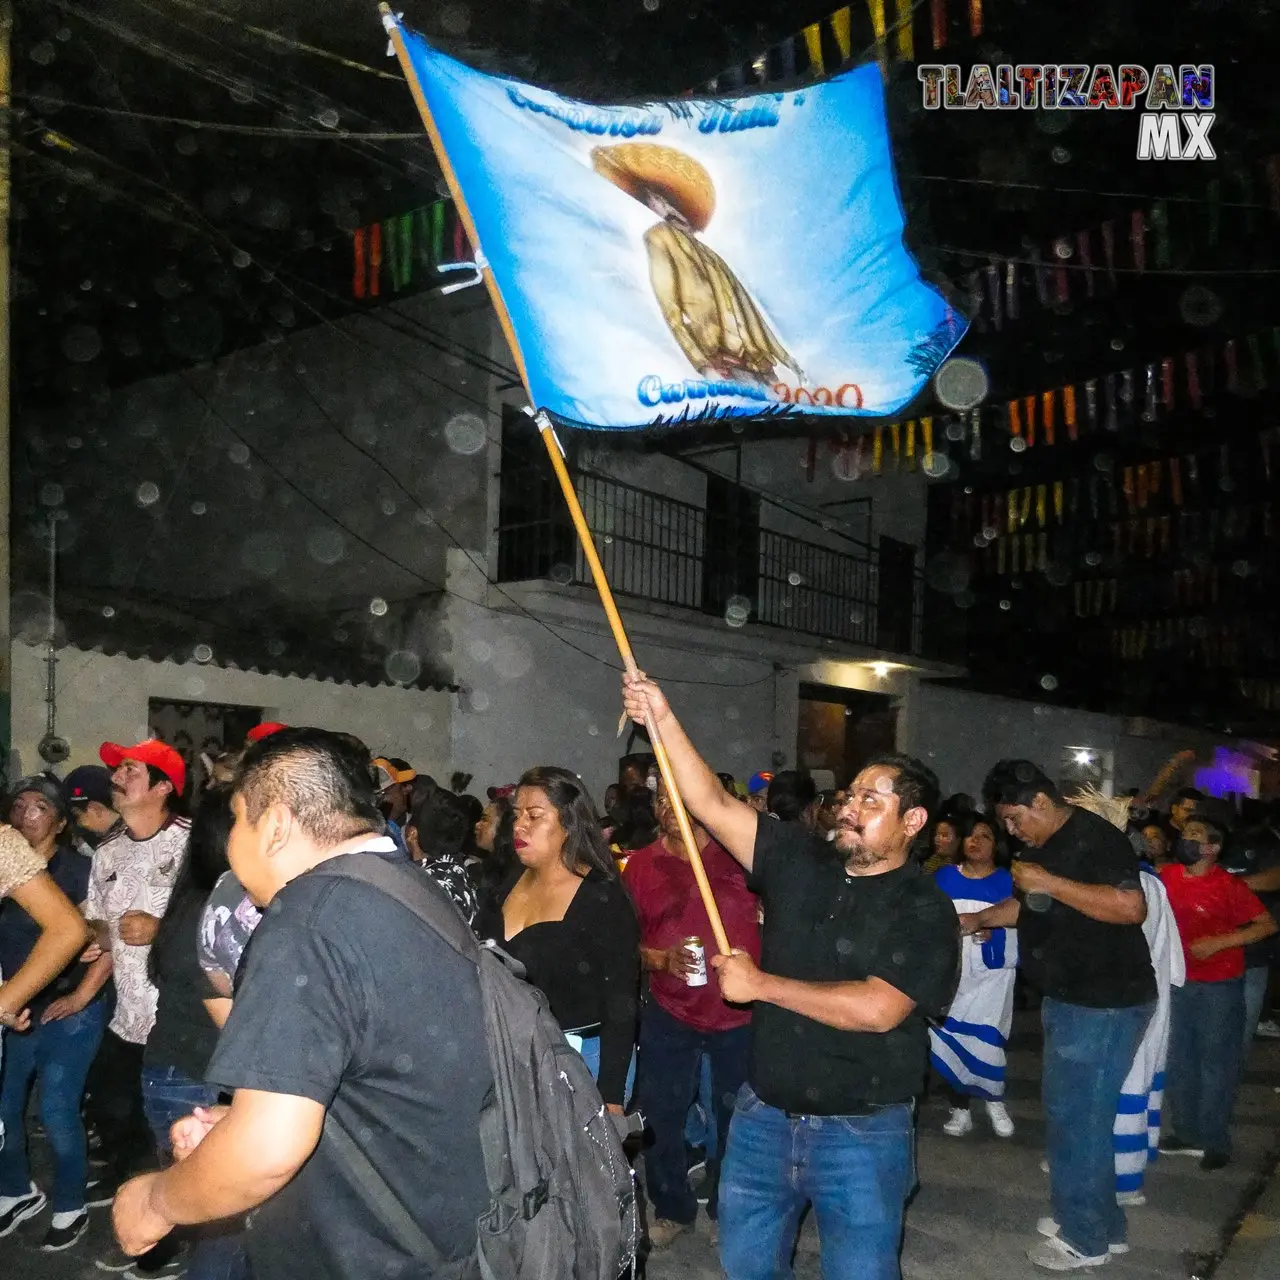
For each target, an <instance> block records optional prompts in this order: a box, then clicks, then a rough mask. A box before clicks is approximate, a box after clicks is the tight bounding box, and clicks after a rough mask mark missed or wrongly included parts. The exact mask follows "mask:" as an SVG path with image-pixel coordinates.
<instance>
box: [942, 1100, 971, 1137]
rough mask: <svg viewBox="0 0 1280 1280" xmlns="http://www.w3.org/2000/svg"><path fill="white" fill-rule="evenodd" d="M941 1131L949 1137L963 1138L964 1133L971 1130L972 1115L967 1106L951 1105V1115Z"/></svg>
mask: <svg viewBox="0 0 1280 1280" xmlns="http://www.w3.org/2000/svg"><path fill="white" fill-rule="evenodd" d="M942 1132H943V1133H945V1134H946V1135H947V1136H948V1137H950V1138H963V1137H964V1136H965V1134H966V1133H972V1132H973V1116H972V1115H971V1114H970V1112H969V1108H968V1107H952V1108H951V1115H950V1117H949V1118H948V1120H947V1122H946V1124H944V1125H943V1126H942Z"/></svg>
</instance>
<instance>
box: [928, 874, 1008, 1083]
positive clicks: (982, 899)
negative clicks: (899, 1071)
mask: <svg viewBox="0 0 1280 1280" xmlns="http://www.w3.org/2000/svg"><path fill="white" fill-rule="evenodd" d="M933 878H934V879H935V880H936V881H937V883H938V887H939V888H940V889H941V890H942V891H943V892H944V893H945V894H946V895H947V897H949V898H950V899H951V900H952V902H953V903H954V904H955V908H956V912H957V913H958V914H965V913H967V912H971V911H981V910H983V909H984V908H985V907H990V906H993V905H994V904H995V903H997V902H1004V901H1005V899H1006V898H1011V897H1012V896H1013V877H1012V876H1011V875H1010V874H1009V873H1008V872H1007V871H1004V870H996V871H993V872H992V873H991V874H990V875H988V876H984V877H983V878H982V879H981V880H971V879H969V877H968V876H966V875H964V873H963V872H962V871H961V870H960V868H959V867H958V866H947V867H940V868H939V869H938V870H937V871H936V872H934V877H933ZM960 954H961V970H960V985H959V987H958V988H957V990H956V998H955V999H954V1000H953V1001H952V1002H951V1008H950V1010H949V1011H948V1013H947V1016H946V1018H945V1019H944V1020H943V1023H942V1025H941V1026H940V1027H930V1028H929V1048H930V1054H931V1057H932V1061H933V1066H934V1069H935V1070H936V1071H937V1072H938V1074H939V1075H940V1076H942V1078H943V1079H944V1080H946V1081H947V1082H948V1083H949V1084H950V1085H952V1086H953V1087H954V1088H955V1089H957V1090H958V1091H959V1092H960V1093H963V1094H967V1095H968V1096H970V1097H974V1098H986V1099H988V1100H989V1101H992V1102H997V1101H999V1100H1000V1099H1002V1098H1003V1097H1004V1069H1005V1047H1006V1045H1007V1044H1008V1041H1009V1028H1010V1026H1011V1025H1012V1022H1013V981H1014V977H1015V976H1016V975H1015V973H1014V970H1015V969H1016V968H1017V964H1018V931H1017V930H1016V929H993V930H992V931H991V938H990V940H989V941H987V942H976V941H975V940H974V939H972V938H966V939H965V940H964V942H963V943H962V944H961V948H960Z"/></svg>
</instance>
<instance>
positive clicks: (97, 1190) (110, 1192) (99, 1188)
mask: <svg viewBox="0 0 1280 1280" xmlns="http://www.w3.org/2000/svg"><path fill="white" fill-rule="evenodd" d="M119 1186H120V1184H119V1183H118V1182H117V1181H116V1180H115V1178H114V1177H112V1176H111V1175H110V1174H108V1173H105V1172H102V1173H90V1175H89V1181H88V1182H86V1183H85V1186H84V1207H85V1208H86V1209H105V1208H106V1207H107V1205H109V1204H110V1203H111V1202H112V1201H113V1200H114V1199H115V1198H116V1192H117V1191H118V1190H119Z"/></svg>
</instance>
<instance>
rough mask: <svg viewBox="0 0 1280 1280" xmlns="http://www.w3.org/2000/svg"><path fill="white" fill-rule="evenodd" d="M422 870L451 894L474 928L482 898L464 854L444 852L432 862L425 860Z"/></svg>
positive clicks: (450, 896) (469, 924)
mask: <svg viewBox="0 0 1280 1280" xmlns="http://www.w3.org/2000/svg"><path fill="white" fill-rule="evenodd" d="M422 870H423V871H424V872H425V873H426V874H427V875H429V876H430V877H431V878H432V879H433V880H434V881H435V882H436V884H438V885H439V886H440V887H441V888H442V889H443V890H444V891H445V893H447V894H448V895H449V898H450V899H451V901H452V902H453V905H454V906H455V907H457V908H458V910H459V911H460V912H461V913H462V918H463V919H464V920H465V921H466V922H467V925H468V927H470V928H472V929H474V928H475V924H476V916H477V915H478V914H479V912H480V898H479V895H478V894H477V893H476V886H475V881H474V880H472V879H471V874H470V872H468V871H467V867H466V863H464V862H463V860H462V855H461V854H459V855H457V856H456V857H454V856H452V855H450V854H443V855H441V856H440V857H438V858H436V859H434V861H432V862H424V863H423V864H422Z"/></svg>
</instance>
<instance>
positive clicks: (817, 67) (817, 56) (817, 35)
mask: <svg viewBox="0 0 1280 1280" xmlns="http://www.w3.org/2000/svg"><path fill="white" fill-rule="evenodd" d="M804 43H805V47H806V48H807V49H808V50H809V65H810V67H812V68H813V70H814V71H816V72H817V73H818V75H822V73H823V72H824V71H825V70H826V67H825V66H824V65H823V62H822V28H821V27H820V26H819V25H818V24H817V23H816V22H815V23H814V24H813V25H812V26H810V27H805V29H804Z"/></svg>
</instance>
